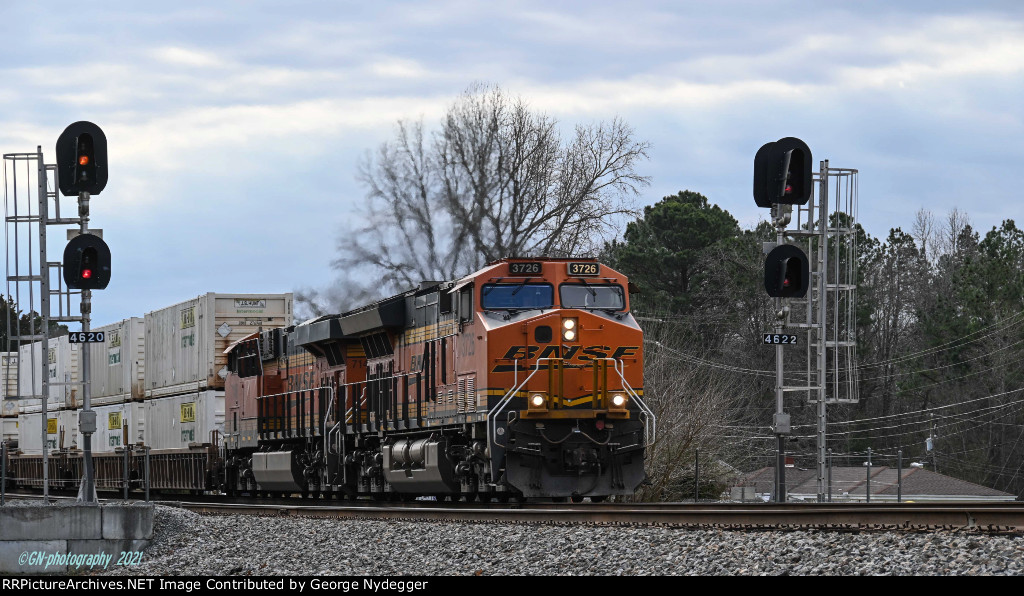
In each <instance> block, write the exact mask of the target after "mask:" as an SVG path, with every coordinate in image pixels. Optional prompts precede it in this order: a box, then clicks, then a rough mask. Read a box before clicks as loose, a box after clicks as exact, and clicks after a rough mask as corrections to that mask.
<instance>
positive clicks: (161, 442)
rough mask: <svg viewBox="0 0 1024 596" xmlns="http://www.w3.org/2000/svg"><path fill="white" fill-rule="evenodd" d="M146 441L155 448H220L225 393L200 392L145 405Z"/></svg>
mask: <svg viewBox="0 0 1024 596" xmlns="http://www.w3.org/2000/svg"><path fill="white" fill-rule="evenodd" d="M144 406H145V423H146V424H145V429H144V431H143V434H144V435H145V442H146V444H147V445H149V446H150V447H151V448H153V449H184V448H187V447H188V446H189V444H192V443H196V444H202V443H212V442H213V441H214V432H215V431H216V437H217V438H216V441H217V444H218V446H219V445H220V443H221V442H222V437H223V435H224V392H223V391H214V390H207V391H197V392H195V393H187V394H184V395H174V396H171V397H161V398H159V399H151V400H147V401H146V402H144Z"/></svg>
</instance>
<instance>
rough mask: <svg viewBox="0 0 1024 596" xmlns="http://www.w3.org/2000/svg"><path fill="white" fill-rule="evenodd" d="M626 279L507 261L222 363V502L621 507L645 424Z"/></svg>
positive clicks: (271, 334)
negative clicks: (592, 503) (537, 500)
mask: <svg viewBox="0 0 1024 596" xmlns="http://www.w3.org/2000/svg"><path fill="white" fill-rule="evenodd" d="M627 287H628V281H627V279H626V277H625V276H624V275H622V274H620V273H618V272H617V271H614V270H612V269H610V268H608V267H607V266H605V265H602V264H600V263H598V262H596V261H593V260H579V259H572V260H569V259H529V260H528V259H505V260H501V261H498V262H495V263H492V264H490V265H488V266H487V267H485V268H483V269H481V270H480V271H477V272H476V273H474V274H472V275H470V276H468V277H465V278H463V279H460V280H458V281H454V282H425V283H423V284H421V286H420V287H419V288H418V289H416V290H412V291H408V292H405V293H403V294H400V295H397V296H394V297H391V298H388V299H385V300H382V301H380V302H377V303H375V304H371V305H369V306H366V307H363V308H360V309H357V310H353V311H350V312H347V313H344V314H341V315H330V316H323V317H320V318H317V319H314V320H311V321H308V322H306V323H303V324H301V325H296V326H293V327H288V328H284V329H274V330H270V331H264V332H261V333H258V334H253V335H252V336H250V337H248V338H245V339H243V340H241V341H239V342H237V343H236V344H234V345H233V346H231V347H230V348H229V373H228V374H229V376H228V378H227V383H226V387H225V392H226V394H225V419H224V427H225V429H224V438H225V451H224V460H223V487H222V488H223V489H225V490H226V491H228V492H229V493H242V492H246V493H259V494H292V493H301V494H303V495H309V494H312V495H316V494H320V495H326V496H347V497H357V496H362V495H369V496H373V497H375V498H381V499H384V498H413V497H416V496H423V495H434V496H437V497H439V498H460V497H462V498H465V499H467V500H474V499H480V500H485V501H486V500H490V499H492V498H496V499H499V500H506V499H508V498H509V497H514V498H517V499H523V498H528V497H555V498H564V497H570V498H572V499H573V500H577V501H578V500H582V499H583V498H584V497H590V498H591V499H592V500H601V499H604V498H606V497H608V496H610V495H629V494H632V493H633V492H634V491H635V490H636V488H637V487H638V486H639V485H640V483H641V482H642V481H643V480H644V478H645V474H644V451H645V446H646V444H647V443H648V442H649V441H651V440H653V433H654V425H655V420H654V415H653V414H652V412H651V411H650V410H649V409H648V408H647V407H646V406H645V405H644V403H643V399H642V395H643V391H642V383H643V333H642V331H641V330H640V327H639V326H638V325H637V323H636V321H635V320H634V318H633V316H632V315H631V314H630V311H629V296H628V292H627Z"/></svg>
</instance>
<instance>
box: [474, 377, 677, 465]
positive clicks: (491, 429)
mask: <svg viewBox="0 0 1024 596" xmlns="http://www.w3.org/2000/svg"><path fill="white" fill-rule="evenodd" d="M552 360H563V359H562V358H538V359H537V361H536V363H535V364H534V367H533V371H532V372H531V373H530V374H529V375H528V376H527V377H526V378H525V379H523V381H522V383H516V382H515V381H513V386H512V389H510V390H509V392H508V393H506V394H505V396H504V397H503V398H502V399H501V401H500V402H498V406H497V408H495V409H494V410H493V411H492V412H491V413H489V414H488V417H487V441H488V443H494V444H496V445H500V443H498V441H497V438H496V437H495V435H496V434H497V429H498V417H499V416H500V415H501V413H502V412H503V411H504V410H505V408H506V407H508V404H509V402H511V401H512V398H513V397H514V396H515V395H516V394H517V393H519V391H520V390H521V389H522V388H523V386H524V385H526V383H527V382H528V381H529V380H530V379H531V378H533V375H535V374H537V372H538V371H539V370H540V363H541V362H543V361H552ZM598 360H610V361H611V362H612V367H613V368H614V369H615V373H616V374H617V375H619V379H621V380H622V386H623V388H624V391H625V392H626V393H628V394H629V396H630V397H631V398H632V399H633V400H635V401H636V403H637V405H639V406H640V413H641V416H642V418H643V423H644V439H645V444H646V445H647V446H650V445H651V444H652V443H654V440H655V433H656V432H657V422H658V421H657V416H655V415H654V412H653V411H651V409H650V408H649V407H648V406H647V404H646V403H644V400H643V399H641V398H640V395H639V394H637V392H636V391H635V390H634V389H633V387H631V386H630V384H629V382H628V381H626V376H625V369H626V365H625V363H624V362H622V361H621V360H618V359H615V358H595V359H594V360H593V361H592V362H597V361H598ZM620 367H621V368H620ZM513 371H514V374H515V377H513V378H514V379H518V378H519V361H518V360H513ZM501 446H502V447H505V445H501Z"/></svg>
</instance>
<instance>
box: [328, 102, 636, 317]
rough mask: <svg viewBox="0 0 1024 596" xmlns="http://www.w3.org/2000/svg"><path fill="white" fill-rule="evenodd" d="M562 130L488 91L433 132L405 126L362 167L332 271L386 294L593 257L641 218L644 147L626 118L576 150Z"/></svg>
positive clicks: (576, 141) (579, 131)
mask: <svg viewBox="0 0 1024 596" xmlns="http://www.w3.org/2000/svg"><path fill="white" fill-rule="evenodd" d="M557 124H558V123H557V121H556V120H555V119H553V118H552V117H550V116H548V115H546V114H543V113H538V112H535V111H532V110H531V109H530V108H529V107H528V106H527V105H526V103H525V102H524V101H523V100H522V99H520V98H510V97H508V96H507V95H505V94H504V93H503V92H502V91H501V90H500V89H499V88H497V87H485V86H481V85H476V86H473V87H471V88H470V89H468V90H467V91H466V92H465V93H463V95H462V96H460V97H459V98H458V99H457V100H456V101H455V102H454V103H453V104H452V105H451V106H450V107H449V109H448V111H447V113H446V115H445V117H444V120H443V122H442V123H441V126H440V129H439V130H438V131H436V132H434V133H432V134H431V133H427V132H426V131H425V129H424V125H423V123H422V122H407V121H401V122H399V123H398V126H397V129H396V135H395V138H394V139H393V140H391V141H389V142H386V143H384V144H383V145H382V146H381V147H380V148H379V149H378V150H377V152H376V153H374V154H373V155H372V156H368V157H367V158H366V160H365V161H364V162H363V163H362V164H361V165H360V169H359V180H360V181H361V182H362V183H363V184H365V185H366V188H367V190H368V192H367V197H366V201H365V202H364V203H363V204H362V206H361V211H362V213H361V215H362V223H361V225H353V226H351V227H349V229H347V230H346V231H345V232H343V233H342V235H341V236H340V237H339V240H338V257H337V258H336V259H335V260H334V262H333V265H334V267H335V268H336V269H338V270H339V271H340V272H341V273H342V277H343V278H346V279H347V280H348V281H349V282H351V281H354V280H356V279H359V278H360V277H363V278H367V277H369V278H372V279H373V283H372V284H369V285H372V286H373V287H374V288H376V289H377V290H378V291H380V292H386V291H400V290H403V289H406V288H409V287H412V286H414V285H416V284H418V283H419V282H420V281H423V280H430V279H452V278H454V277H457V276H458V275H461V274H464V273H468V272H470V271H472V270H473V269H474V268H476V267H479V266H481V265H483V264H485V263H486V262H488V261H491V260H494V259H497V258H501V257H504V256H564V255H581V254H592V253H596V252H597V250H598V249H599V247H600V245H601V243H602V242H604V241H606V240H608V239H609V238H610V237H611V236H612V235H614V234H615V232H616V231H617V224H618V223H619V220H620V218H621V216H629V215H635V214H636V211H635V209H634V207H633V203H632V200H631V199H632V198H633V197H635V196H636V195H638V194H639V189H640V188H641V187H643V186H646V185H647V184H648V183H649V182H648V178H647V177H645V176H641V175H640V174H638V173H637V171H636V167H637V166H638V164H639V163H640V161H641V160H643V159H645V158H646V157H647V149H648V144H647V143H646V142H642V141H637V140H635V139H634V138H633V130H632V129H631V128H630V127H629V126H628V125H626V124H625V123H624V122H622V121H621V120H619V119H614V120H612V121H610V122H598V123H594V124H588V125H578V126H576V128H575V131H574V134H573V135H572V137H571V138H570V139H569V140H568V141H565V140H563V139H562V137H561V135H560V134H559V131H558V127H557ZM353 271H355V272H356V275H352V272H353ZM320 298H321V299H323V298H324V295H323V294H321V296H320Z"/></svg>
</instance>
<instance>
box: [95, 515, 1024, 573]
mask: <svg viewBox="0 0 1024 596" xmlns="http://www.w3.org/2000/svg"><path fill="white" fill-rule="evenodd" d="M107 573H108V574H117V575H184V576H196V575H219V576H246V575H282V574H284V575H315V576H329V575H334V576H339V575H340V576H366V575H372V576H398V575H428V576H429V575H1024V536H1020V535H1016V536H1013V535H990V534H982V533H976V532H972V531H965V530H960V531H938V532H928V533H911V532H861V533H851V532H831V531H786V532H781V531H780V532H776V531H757V532H741V531H731V530H688V529H673V528H665V527H646V526H644V527H624V526H579V525H545V524H507V523H463V522H444V523H441V522H426V521H377V520H367V521H354V520H328V519H311V518H295V517H255V516H248V515H226V516H206V515H199V514H196V513H192V512H190V511H185V510H183V509H177V508H173V507H166V506H157V509H156V516H155V520H154V539H153V541H152V542H151V543H150V545H149V546H148V547H147V548H146V549H145V551H144V554H143V557H142V562H141V564H139V565H137V566H133V567H127V568H116V569H113V570H110V571H107Z"/></svg>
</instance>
